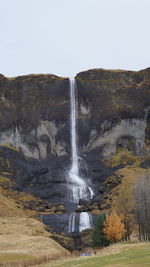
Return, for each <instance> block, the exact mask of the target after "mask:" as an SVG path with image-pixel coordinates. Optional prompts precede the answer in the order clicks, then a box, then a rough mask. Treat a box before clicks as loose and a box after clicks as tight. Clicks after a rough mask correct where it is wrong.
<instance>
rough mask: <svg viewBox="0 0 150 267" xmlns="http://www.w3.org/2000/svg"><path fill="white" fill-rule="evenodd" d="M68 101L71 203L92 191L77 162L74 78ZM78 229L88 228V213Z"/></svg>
mask: <svg viewBox="0 0 150 267" xmlns="http://www.w3.org/2000/svg"><path fill="white" fill-rule="evenodd" d="M70 100H71V101H70V102H71V152H72V164H71V169H70V171H69V177H68V179H69V184H70V189H71V194H70V201H72V202H73V203H79V200H80V199H85V200H90V199H91V198H92V197H93V195H94V193H93V191H92V189H91V188H90V187H89V186H87V185H86V182H85V181H84V180H83V179H82V178H81V177H80V176H79V164H78V159H79V157H78V146H77V134H76V129H77V127H76V121H77V120H76V119H77V115H78V114H77V111H78V108H77V98H76V82H75V79H74V78H70ZM75 216H76V213H71V215H70V219H69V232H73V231H74V230H75ZM79 225H82V226H80V227H79V231H80V230H81V229H86V228H90V226H91V220H90V217H89V213H87V212H82V213H81V214H80V219H79Z"/></svg>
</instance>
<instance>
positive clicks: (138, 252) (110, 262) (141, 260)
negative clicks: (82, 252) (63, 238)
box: [39, 243, 150, 267]
mask: <svg viewBox="0 0 150 267" xmlns="http://www.w3.org/2000/svg"><path fill="white" fill-rule="evenodd" d="M39 266H40V267H80V266H81V267H91V266H92V267H101V266H103V267H105V266H107V267H127V266H132V267H146V266H150V243H141V244H130V245H127V244H126V245H114V246H111V247H109V248H106V249H104V250H103V251H101V252H99V255H96V256H90V257H78V258H73V259H68V260H67V259H66V260H62V261H53V262H49V263H47V264H43V265H39Z"/></svg>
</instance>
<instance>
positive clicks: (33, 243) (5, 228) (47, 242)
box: [0, 195, 68, 264]
mask: <svg viewBox="0 0 150 267" xmlns="http://www.w3.org/2000/svg"><path fill="white" fill-rule="evenodd" d="M0 215H1V216H0V263H7V262H22V261H28V260H29V261H31V260H34V261H37V260H38V259H43V260H45V259H46V257H48V258H54V257H60V256H64V255H67V254H68V252H67V251H66V250H65V249H64V248H63V247H61V246H60V245H59V244H58V243H57V242H55V241H54V240H52V239H51V238H50V233H49V232H47V231H46V229H45V226H44V224H43V223H41V222H40V221H38V220H36V218H34V217H29V215H28V214H26V212H25V211H24V210H23V209H22V208H21V207H20V206H18V205H17V204H16V202H15V201H14V200H13V199H11V198H8V197H5V196H3V195H0ZM15 264H17V263H15Z"/></svg>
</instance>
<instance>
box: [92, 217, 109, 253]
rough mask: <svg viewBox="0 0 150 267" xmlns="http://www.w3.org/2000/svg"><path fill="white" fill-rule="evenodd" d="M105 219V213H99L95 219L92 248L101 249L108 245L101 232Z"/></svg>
mask: <svg viewBox="0 0 150 267" xmlns="http://www.w3.org/2000/svg"><path fill="white" fill-rule="evenodd" d="M105 219H106V215H105V213H101V214H100V216H99V217H98V219H97V222H96V226H95V229H94V231H93V233H92V246H93V247H94V248H102V247H106V246H108V245H109V241H108V240H107V239H106V237H105V235H104V231H103V230H104V223H105Z"/></svg>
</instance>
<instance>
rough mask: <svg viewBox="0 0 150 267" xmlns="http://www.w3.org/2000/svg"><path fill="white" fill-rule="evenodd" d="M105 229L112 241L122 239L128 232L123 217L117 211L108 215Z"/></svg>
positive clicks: (108, 238) (107, 236)
mask: <svg viewBox="0 0 150 267" xmlns="http://www.w3.org/2000/svg"><path fill="white" fill-rule="evenodd" d="M103 231H104V234H105V237H106V239H107V240H109V241H110V242H111V243H115V242H117V241H119V240H121V239H122V237H123V236H124V234H125V232H126V230H125V227H124V223H123V222H122V218H121V217H120V216H119V215H117V214H116V213H115V212H113V213H111V214H110V215H107V216H106V221H105V223H104V230H103Z"/></svg>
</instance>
